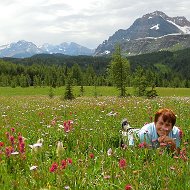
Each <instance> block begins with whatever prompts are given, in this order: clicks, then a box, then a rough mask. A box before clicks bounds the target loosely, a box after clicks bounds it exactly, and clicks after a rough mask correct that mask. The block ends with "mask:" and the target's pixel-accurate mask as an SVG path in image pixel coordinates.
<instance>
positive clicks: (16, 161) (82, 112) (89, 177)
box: [0, 89, 190, 190]
mask: <svg viewBox="0 0 190 190" xmlns="http://www.w3.org/2000/svg"><path fill="white" fill-rule="evenodd" d="M8 90H10V89H8ZM26 90H27V89H26ZM38 90H39V89H38ZM46 90H47V89H46ZM39 91H40V92H41V89H40V90H39ZM21 95H22V96H0V102H1V106H0V117H1V119H0V142H3V145H2V144H1V146H0V189H1V190H64V189H68V188H69V190H75V189H76V190H80V189H81V190H82V189H85V190H96V189H97V190H99V189H100V190H116V189H117V190H125V186H126V185H127V184H130V185H131V186H132V190H154V189H162V190H164V189H167V190H181V189H185V190H186V189H187V190H188V189H190V164H189V156H190V147H189V144H188V140H189V133H190V117H189V114H190V109H189V107H190V98H184V97H157V98H155V99H145V98H139V97H127V98H118V97H114V96H112V97H111V96H109V97H106V96H102V97H98V98H94V97H78V98H76V99H74V100H72V101H62V100H61V99H60V98H59V97H53V98H52V99H50V98H48V96H44V95H36V94H34V95H35V96H33V95H32V96H29V95H27V96H24V95H23V94H21ZM161 107H168V108H171V109H172V110H174V112H175V113H176V115H177V123H176V125H177V126H180V127H181V128H182V130H183V131H184V133H185V136H184V138H183V140H182V144H181V149H182V150H183V151H184V152H185V154H186V156H185V157H177V158H173V157H172V156H171V154H170V153H168V152H167V150H166V149H165V148H163V149H157V150H152V149H140V148H139V147H138V143H136V146H135V147H127V148H126V149H122V148H120V147H119V142H120V139H121V136H120V130H121V124H120V123H121V120H122V119H123V118H128V120H129V121H130V125H131V126H132V127H141V126H143V125H144V123H146V122H150V120H151V117H152V116H153V115H154V113H155V111H157V109H158V108H161ZM110 112H112V113H115V114H114V115H112V116H110V115H109V114H108V113H110ZM68 120H72V121H73V124H72V128H71V131H69V132H65V131H64V128H63V124H64V122H65V121H68ZM13 129H14V130H13ZM19 135H22V137H24V138H25V140H24V145H25V150H24V152H22V153H21V152H20V153H19V154H18V155H9V156H8V155H7V148H11V147H13V148H14V151H20V146H18V145H19V139H18V136H19ZM10 137H12V139H13V141H14V143H12V141H11V140H10V139H11V138H10ZM41 138H43V143H42V144H43V145H42V147H41V148H38V149H37V150H36V151H34V150H31V148H30V147H29V145H32V144H34V143H36V142H37V140H38V139H41ZM58 141H61V142H63V146H64V150H62V152H61V153H60V154H57V153H56V149H57V143H58ZM110 148H111V149H112V154H111V155H108V154H107V151H108V150H109V149H110ZM90 155H93V157H92V156H90ZM68 158H70V159H71V160H72V164H67V166H66V167H65V168H64V169H61V168H60V167H58V168H57V169H56V170H55V171H54V172H50V168H51V167H52V164H53V163H57V164H58V165H59V166H60V165H61V161H63V160H64V161H65V160H67V159H68ZM120 160H124V161H126V164H125V167H123V168H120V167H119V161H120ZM31 166H37V169H36V170H30V167H31Z"/></svg>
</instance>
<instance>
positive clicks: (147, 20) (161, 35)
mask: <svg viewBox="0 0 190 190" xmlns="http://www.w3.org/2000/svg"><path fill="white" fill-rule="evenodd" d="M116 44H120V46H121V50H122V54H124V55H128V56H129V55H139V54H145V53H151V52H157V51H162V50H169V51H175V50H180V49H185V48H188V47H190V22H189V21H188V20H187V19H186V18H185V17H184V16H178V17H169V16H167V15H166V14H165V13H163V12H161V11H154V12H152V13H148V14H145V15H143V16H142V17H141V18H138V19H136V20H135V21H134V23H133V24H132V25H131V26H130V27H129V28H128V29H126V30H124V29H119V30H118V31H116V32H115V33H114V34H113V35H112V36H110V37H109V38H108V39H107V40H104V41H103V43H102V44H100V45H99V46H98V47H97V48H96V49H95V50H94V49H89V48H87V47H84V46H81V45H79V44H77V43H74V42H71V43H66V42H64V43H61V44H59V45H52V44H47V43H46V44H43V45H42V46H37V45H35V44H34V43H32V42H27V41H25V40H20V41H18V42H13V43H11V44H8V45H3V46H0V57H14V58H26V57H31V56H33V55H35V54H57V53H59V54H65V55H93V56H104V55H108V56H109V55H111V54H112V53H113V52H114V49H115V46H116Z"/></svg>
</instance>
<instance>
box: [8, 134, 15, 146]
mask: <svg viewBox="0 0 190 190" xmlns="http://www.w3.org/2000/svg"><path fill="white" fill-rule="evenodd" d="M9 140H10V141H11V144H12V145H14V137H13V136H9Z"/></svg>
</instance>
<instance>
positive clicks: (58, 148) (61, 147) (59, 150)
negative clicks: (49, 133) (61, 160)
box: [56, 141, 64, 156]
mask: <svg viewBox="0 0 190 190" xmlns="http://www.w3.org/2000/svg"><path fill="white" fill-rule="evenodd" d="M63 151H64V147H63V143H62V142H61V141H58V143H57V149H56V154H57V156H61V154H62V153H63Z"/></svg>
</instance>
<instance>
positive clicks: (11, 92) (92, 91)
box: [0, 86, 190, 97]
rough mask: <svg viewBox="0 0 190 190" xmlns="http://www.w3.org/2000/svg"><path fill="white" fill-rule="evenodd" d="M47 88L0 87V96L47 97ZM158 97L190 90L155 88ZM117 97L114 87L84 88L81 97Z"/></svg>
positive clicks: (60, 90) (76, 90) (59, 92)
mask: <svg viewBox="0 0 190 190" xmlns="http://www.w3.org/2000/svg"><path fill="white" fill-rule="evenodd" d="M49 90H50V88H49V87H28V88H21V87H16V88H11V87H0V96H29V95H37V96H38V95H48V94H49ZM156 90H157V92H158V95H159V96H180V97H189V96H190V88H156ZM64 91H65V88H64V87H59V88H53V93H54V95H55V96H62V95H63V94H64ZM73 93H74V95H75V97H78V96H80V87H79V86H76V87H73ZM127 93H129V94H133V93H134V89H133V88H127ZM95 95H97V96H119V91H118V90H117V89H116V88H115V87H105V86H98V87H96V88H95V87H93V86H85V87H84V94H83V96H95Z"/></svg>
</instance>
